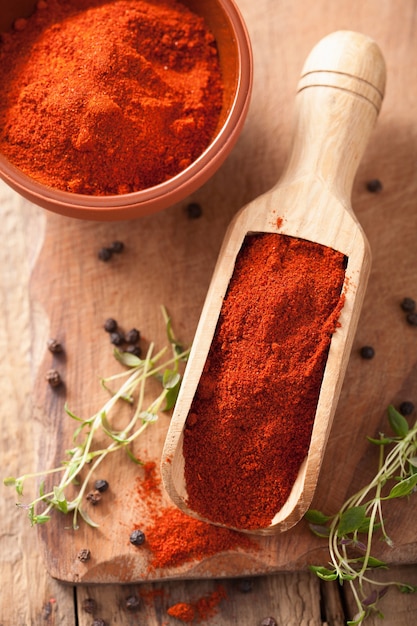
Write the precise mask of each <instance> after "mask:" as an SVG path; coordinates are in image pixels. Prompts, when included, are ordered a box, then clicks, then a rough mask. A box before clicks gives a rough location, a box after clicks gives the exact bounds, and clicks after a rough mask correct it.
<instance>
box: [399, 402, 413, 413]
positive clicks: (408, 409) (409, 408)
mask: <svg viewBox="0 0 417 626" xmlns="http://www.w3.org/2000/svg"><path fill="white" fill-rule="evenodd" d="M413 411H414V404H413V403H412V402H408V401H405V402H401V404H400V413H401V415H404V416H407V415H411V413H412V412H413Z"/></svg>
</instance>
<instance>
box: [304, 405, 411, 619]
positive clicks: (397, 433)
mask: <svg viewBox="0 0 417 626" xmlns="http://www.w3.org/2000/svg"><path fill="white" fill-rule="evenodd" d="M388 421H389V424H390V426H391V429H392V430H393V432H394V436H392V437H390V436H386V435H384V434H383V433H380V435H379V438H372V437H368V440H369V441H370V442H371V443H372V444H374V445H377V446H379V459H378V470H377V472H376V474H375V476H374V478H373V479H372V480H371V481H370V482H369V484H367V485H366V486H365V487H363V488H362V489H360V491H358V492H357V493H355V494H354V495H353V496H351V497H350V498H349V499H348V500H346V502H345V503H344V504H343V506H342V507H341V509H340V511H339V512H338V513H337V514H336V515H333V516H327V515H324V514H323V513H322V512H321V511H317V510H310V511H308V512H307V514H306V516H305V517H306V519H307V521H308V522H309V526H310V529H311V530H312V532H314V533H315V534H316V535H318V536H319V537H326V538H327V539H328V548H329V556H330V561H329V566H328V567H323V566H314V565H313V566H310V569H311V570H312V571H313V572H315V573H316V574H317V576H319V577H320V578H321V579H323V580H327V581H329V580H330V581H331V580H338V581H339V582H340V584H344V583H347V584H348V585H349V586H350V589H351V591H352V594H353V597H354V600H355V604H356V607H357V614H356V615H355V617H354V618H353V619H352V620H350V621H348V622H347V624H349V625H350V626H354V625H355V626H358V625H360V624H362V622H363V621H364V620H365V619H366V618H367V617H369V615H371V614H377V615H378V616H379V617H383V614H382V613H381V611H380V609H379V608H378V602H379V600H380V599H381V598H382V597H383V596H384V595H385V593H386V592H387V591H388V589H389V588H390V587H396V588H397V589H398V590H399V591H401V592H402V593H414V592H415V591H417V587H415V586H413V585H410V584H408V583H401V582H398V581H395V580H391V581H388V582H386V581H378V580H375V578H374V577H373V574H372V571H373V570H375V569H388V566H387V564H386V563H385V562H383V561H381V560H380V559H377V558H375V557H374V556H372V554H371V551H372V543H373V540H374V539H375V537H376V536H377V535H378V538H379V539H381V540H383V541H385V542H386V543H387V544H388V545H389V546H391V547H394V544H393V542H392V540H391V539H390V537H389V535H388V532H387V529H386V526H385V521H384V516H383V506H382V505H383V503H385V502H388V501H390V500H394V499H397V498H404V497H408V496H410V495H411V494H412V493H413V492H414V491H415V490H416V485H417V422H416V423H415V424H414V426H413V427H411V428H410V427H409V425H408V422H407V420H406V419H405V417H404V416H403V415H401V413H399V412H398V411H397V410H396V409H395V408H394V407H393V406H392V405H390V406H389V407H388ZM388 448H389V450H388V451H387V449H388Z"/></svg>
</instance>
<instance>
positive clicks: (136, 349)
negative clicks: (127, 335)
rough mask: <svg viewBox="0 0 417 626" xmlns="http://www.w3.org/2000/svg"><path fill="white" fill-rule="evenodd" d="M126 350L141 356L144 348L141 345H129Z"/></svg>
mask: <svg viewBox="0 0 417 626" xmlns="http://www.w3.org/2000/svg"><path fill="white" fill-rule="evenodd" d="M126 352H130V354H134V355H135V356H137V357H140V356H141V354H142V350H141V348H140V347H139V346H127V348H126Z"/></svg>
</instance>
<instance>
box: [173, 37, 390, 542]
mask: <svg viewBox="0 0 417 626" xmlns="http://www.w3.org/2000/svg"><path fill="white" fill-rule="evenodd" d="M384 89H385V63H384V59H383V56H382V54H381V52H380V50H379V48H378V46H377V45H376V43H375V42H374V41H373V40H371V39H370V38H369V37H366V36H364V35H362V34H359V33H355V32H350V31H340V32H335V33H332V34H330V35H329V36H327V37H325V38H324V39H322V40H321V41H320V42H319V43H318V44H317V46H316V47H315V48H314V49H313V50H312V52H311V53H310V55H309V57H308V59H307V61H306V63H305V65H304V68H303V71H302V75H301V78H300V81H299V85H298V91H297V97H296V125H295V135H294V140H293V147H292V153H291V157H290V159H289V163H288V166H287V168H286V170H285V172H284V174H283V176H282V179H281V180H280V182H279V184H278V185H277V186H275V187H274V188H273V189H272V190H270V191H269V192H268V193H266V194H264V195H262V196H260V197H259V198H257V199H256V200H254V201H252V202H251V203H250V204H248V205H247V206H246V207H244V208H243V209H242V210H241V211H240V212H239V213H238V214H237V215H236V217H235V218H234V220H233V222H232V224H231V226H230V227H229V229H228V232H227V234H226V236H225V240H224V243H223V246H222V249H221V251H220V255H219V259H218V262H217V265H216V268H215V271H214V275H213V278H212V282H211V285H210V288H209V291H208V294H207V298H206V302H205V304H204V308H203V311H202V315H201V318H200V322H199V325H198V328H197V332H196V335H195V339H194V342H193V346H192V350H191V354H190V358H189V362H188V364H187V368H186V372H185V375H184V380H183V384H182V388H181V392H180V396H179V398H178V401H177V405H176V407H175V411H174V415H173V418H172V421H171V424H170V428H169V431H168V434H167V438H166V442H165V447H164V450H163V455H162V463H161V469H162V479H163V483H164V486H165V488H166V491H167V492H168V494H169V496H170V498H171V499H172V500H173V502H174V503H175V504H176V505H177V506H178V507H179V508H180V509H182V510H183V511H184V512H186V513H188V514H190V515H192V516H194V517H200V516H199V515H198V513H197V512H196V511H193V510H191V509H190V508H189V506H188V503H187V487H186V484H185V479H184V467H185V465H184V464H185V461H184V456H183V430H184V425H185V422H186V420H187V416H188V413H189V409H190V405H191V402H192V400H193V397H194V394H195V392H196V389H197V386H198V383H199V379H200V377H201V374H202V370H203V367H204V364H205V361H206V358H207V354H208V352H209V349H210V345H211V342H212V339H213V337H214V333H215V330H216V324H217V322H218V318H219V313H220V310H221V307H222V302H223V298H224V296H225V294H226V291H227V288H228V285H229V282H230V280H231V277H232V275H233V271H234V267H235V260H236V257H237V255H238V253H239V251H240V249H241V247H242V244H243V242H244V239H245V237H246V236H247V235H248V234H250V233H280V234H284V235H290V236H293V237H297V238H301V239H305V240H308V241H311V242H315V243H318V244H322V245H324V246H329V247H330V248H333V249H334V250H337V251H339V252H342V253H343V254H344V255H345V256H346V257H347V259H348V260H347V267H346V273H345V283H344V293H345V303H344V307H343V309H342V312H341V315H340V318H339V321H340V324H341V326H340V328H338V329H337V332H336V333H335V334H334V336H333V338H332V340H331V345H330V350H329V354H328V359H327V363H326V368H325V371H324V376H323V379H322V385H321V389H320V395H319V400H318V405H317V411H316V416H315V420H314V426H313V432H312V438H311V443H310V448H309V451H308V455H307V457H306V458H305V460H304V462H303V464H302V466H301V468H300V470H299V473H298V477H297V479H296V481H295V483H294V485H293V488H292V491H291V494H290V496H289V498H288V500H287V501H286V503H285V505H284V506H283V507H282V508H281V509H280V510H279V511H277V512H276V515H275V517H274V518H273V519H272V522H271V524H270V525H269V526H267V527H265V528H261V529H257V530H256V531H253V532H256V533H258V534H272V533H276V532H281V531H284V530H287V529H288V528H290V527H291V526H293V525H294V524H296V523H297V522H298V521H299V520H300V519H301V517H302V516H303V515H304V513H305V511H306V510H307V509H308V507H309V506H310V503H311V500H312V497H313V493H314V490H315V487H316V484H317V480H318V475H319V471H320V466H321V462H322V458H323V453H324V449H325V446H326V442H327V439H328V436H329V431H330V428H331V424H332V420H333V415H334V413H335V409H336V405H337V401H338V398H339V394H340V389H341V386H342V381H343V377H344V374H345V370H346V366H347V363H348V359H349V354H350V350H351V346H352V341H353V337H354V334H355V330H356V326H357V322H358V318H359V314H360V310H361V306H362V302H363V298H364V293H365V289H366V284H367V280H368V275H369V270H370V263H371V261H370V250H369V246H368V243H367V241H366V238H365V236H364V234H363V232H362V229H361V227H360V225H359V223H358V221H357V219H356V218H355V216H354V214H353V211H352V209H351V204H350V196H351V191H352V185H353V180H354V176H355V174H356V170H357V167H358V164H359V161H360V158H361V157H362V154H363V152H364V150H365V147H366V144H367V141H368V138H369V136H370V133H371V130H372V128H373V126H374V124H375V122H376V119H377V116H378V113H379V110H380V107H381V103H382V99H383V95H384ZM194 427H198V426H194ZM206 521H208V522H213V523H217V522H216V520H210V519H206ZM239 530H248V532H251V531H250V529H242V528H240V529H239Z"/></svg>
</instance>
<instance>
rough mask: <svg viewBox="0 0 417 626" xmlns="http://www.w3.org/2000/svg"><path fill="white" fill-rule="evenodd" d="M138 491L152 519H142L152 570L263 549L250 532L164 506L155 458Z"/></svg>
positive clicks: (137, 484) (144, 468)
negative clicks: (224, 553) (241, 531)
mask: <svg viewBox="0 0 417 626" xmlns="http://www.w3.org/2000/svg"><path fill="white" fill-rule="evenodd" d="M135 491H136V494H137V495H138V496H139V498H140V500H142V501H145V502H146V504H147V509H148V516H149V519H148V520H147V522H146V523H145V524H143V522H141V524H140V526H138V528H141V529H143V530H144V532H145V536H146V542H145V543H144V544H143V548H144V549H146V550H149V569H150V570H152V571H154V570H155V569H166V568H175V567H181V566H182V565H184V564H185V563H192V562H193V561H201V560H203V559H206V558H209V557H213V556H215V555H216V554H219V553H222V552H230V551H243V552H245V553H246V552H250V553H252V554H256V552H257V551H258V550H259V545H258V543H257V542H256V541H255V540H254V539H253V538H252V537H249V536H248V535H245V534H243V533H239V532H236V531H234V530H230V529H228V528H220V527H218V526H213V525H212V524H207V523H206V522H203V521H201V520H198V519H195V518H192V517H190V516H189V515H186V514H185V513H183V512H182V511H180V510H179V509H177V508H176V507H174V506H164V503H163V496H162V490H161V477H160V474H159V464H157V463H155V461H146V462H145V463H144V464H143V466H142V469H141V471H140V473H139V474H138V476H137V479H136V481H135ZM203 605H204V602H203V600H202V601H201V602H200V604H199V605H198V607H197V608H198V610H199V612H200V613H201V612H202V611H203ZM194 608H195V607H194ZM208 610H209V609H208V608H207V611H208ZM207 611H206V613H207ZM206 616H207V615H206Z"/></svg>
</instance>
